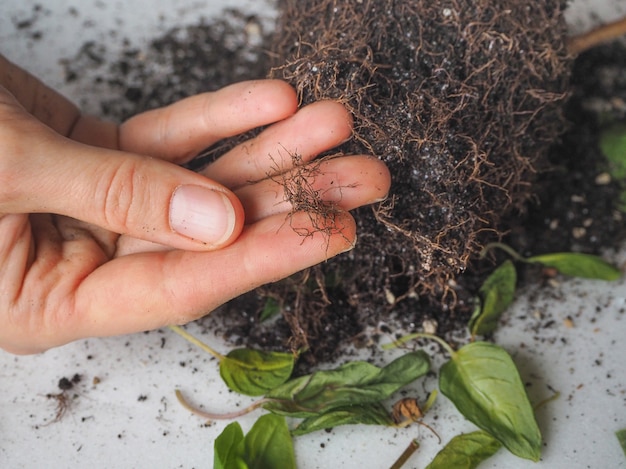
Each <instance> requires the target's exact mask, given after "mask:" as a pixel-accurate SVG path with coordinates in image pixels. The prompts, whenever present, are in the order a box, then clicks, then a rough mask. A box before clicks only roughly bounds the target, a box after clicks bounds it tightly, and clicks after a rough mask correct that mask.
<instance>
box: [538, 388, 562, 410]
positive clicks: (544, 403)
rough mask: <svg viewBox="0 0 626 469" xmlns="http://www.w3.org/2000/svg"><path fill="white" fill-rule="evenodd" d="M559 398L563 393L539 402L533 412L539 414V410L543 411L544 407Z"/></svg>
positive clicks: (556, 393)
mask: <svg viewBox="0 0 626 469" xmlns="http://www.w3.org/2000/svg"><path fill="white" fill-rule="evenodd" d="M559 397H561V393H560V392H558V391H557V392H555V393H554V394H553V395H552V396H550V397H547V398H546V399H544V400H543V401H541V402H539V403H538V404H537V405H535V407H534V408H533V410H534V411H535V412H537V411H538V410H539V409H541V408H542V407H543V406H544V405H546V404H548V403H550V402H552V401H555V400H557V399H558V398H559Z"/></svg>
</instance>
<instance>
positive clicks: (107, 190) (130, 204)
mask: <svg viewBox="0 0 626 469" xmlns="http://www.w3.org/2000/svg"><path fill="white" fill-rule="evenodd" d="M142 179H143V178H142V175H141V172H140V171H139V170H138V167H137V164H136V162H134V161H127V160H124V161H121V162H117V164H116V166H115V167H114V168H112V169H111V170H110V171H109V172H108V175H107V176H104V177H102V178H101V179H100V184H99V185H98V187H97V188H96V194H95V199H96V200H99V201H100V204H99V206H100V213H101V214H102V218H103V220H104V223H105V225H106V228H108V229H110V230H112V231H115V232H117V233H119V234H125V233H128V232H129V231H130V230H131V228H132V227H133V225H134V224H135V222H136V221H137V219H138V217H139V216H140V215H141V207H142V206H143V193H142V190H141V188H142V185H143V184H142Z"/></svg>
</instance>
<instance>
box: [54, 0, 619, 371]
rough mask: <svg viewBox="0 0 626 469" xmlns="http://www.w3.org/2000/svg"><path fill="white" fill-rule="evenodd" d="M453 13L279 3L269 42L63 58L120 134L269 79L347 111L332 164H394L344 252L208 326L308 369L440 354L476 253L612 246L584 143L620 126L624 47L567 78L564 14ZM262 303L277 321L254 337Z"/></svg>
mask: <svg viewBox="0 0 626 469" xmlns="http://www.w3.org/2000/svg"><path fill="white" fill-rule="evenodd" d="M449 3H450V6H449V7H444V5H442V4H441V2H426V1H409V2H397V1H390V0H377V1H367V0H364V1H362V2H338V1H334V0H315V1H314V0H299V1H298V2H293V1H285V2H284V3H281V8H282V12H283V16H282V21H281V23H280V25H279V28H278V29H277V33H276V35H275V36H274V35H272V34H270V32H265V33H264V32H263V31H262V30H259V25H260V23H259V22H258V20H257V19H256V18H254V17H248V16H246V15H243V14H241V13H239V12H233V11H227V12H225V13H224V16H223V18H222V19H220V20H218V21H216V22H214V23H211V24H206V23H200V24H198V25H196V26H192V27H189V28H180V29H176V30H172V31H167V32H166V33H165V34H164V35H163V36H162V37H159V38H156V39H155V40H154V41H153V42H152V44H151V45H150V47H149V48H148V50H138V49H136V48H135V47H133V45H132V44H128V47H127V49H126V51H125V53H124V54H123V56H121V57H120V58H119V60H117V61H116V62H115V63H113V64H102V63H98V61H97V60H94V59H93V57H94V56H95V58H97V57H98V47H103V46H101V45H93V44H91V45H89V44H86V45H85V46H84V47H83V49H82V52H81V54H79V55H78V56H77V57H75V58H73V59H70V60H68V61H67V62H66V67H67V71H68V74H67V76H68V80H72V79H80V72H81V69H83V68H84V67H85V61H86V60H87V61H88V62H89V64H90V66H92V67H97V68H98V69H99V70H101V73H100V74H99V78H98V79H97V80H96V82H95V83H94V89H95V91H94V92H96V93H97V92H98V90H100V91H103V90H107V91H108V92H107V94H109V95H110V94H111V93H110V90H111V89H113V91H115V92H116V94H117V95H119V96H120V98H119V99H112V100H111V99H109V100H106V101H104V102H103V103H102V114H103V115H104V116H108V117H111V118H114V119H116V120H121V119H124V118H126V117H128V116H130V115H133V114H135V113H137V112H140V111H142V110H145V109H149V108H153V107H156V106H161V105H164V104H168V103H170V102H172V101H175V100H177V99H180V98H182V97H184V96H188V95H191V94H195V93H198V92H202V91H207V90H212V89H217V88H220V87H222V86H224V85H226V84H228V83H231V82H235V81H239V80H243V79H249V78H259V77H264V76H267V75H268V74H269V73H270V66H272V65H274V67H275V68H274V69H273V71H272V72H271V74H272V75H274V76H280V77H283V78H285V79H287V80H288V81H290V82H291V83H293V84H294V85H295V86H296V88H297V89H298V91H299V93H300V94H301V97H302V100H303V103H306V102H310V101H312V100H314V99H318V98H323V97H330V98H333V99H339V100H340V101H342V102H343V103H344V104H345V105H346V106H347V107H348V108H349V109H351V110H352V112H353V113H354V115H355V122H356V128H355V138H354V139H353V140H352V141H351V142H349V143H348V144H346V146H344V147H343V148H342V149H341V150H342V151H344V152H349V153H363V152H365V153H373V154H376V155H378V156H379V157H381V158H382V159H383V160H384V161H385V162H386V163H387V164H388V165H389V166H390V168H391V170H392V175H393V189H392V195H391V198H390V199H389V200H388V201H387V202H386V203H384V204H382V205H380V206H377V207H374V209H373V210H372V209H371V208H367V209H361V210H359V211H357V212H356V213H355V217H356V218H357V221H358V223H359V243H358V247H357V249H355V250H354V251H352V252H351V253H349V254H347V255H343V256H340V257H339V258H337V259H333V260H331V261H329V262H327V263H325V264H323V265H321V266H319V267H316V268H314V269H310V270H308V271H306V272H303V273H301V274H298V275H296V276H294V277H293V278H290V279H287V280H286V281H283V282H279V283H277V284H274V285H269V286H266V287H264V288H261V289H259V290H257V291H254V292H251V293H249V294H247V295H244V296H242V297H240V298H237V299H235V300H233V301H232V302H231V303H230V304H229V305H227V306H226V307H225V308H224V309H222V310H221V311H217V312H215V313H213V314H211V315H210V316H209V317H207V318H206V319H204V320H203V321H204V324H205V325H206V327H207V328H210V329H211V330H214V331H218V332H219V333H221V334H223V335H224V336H227V337H229V338H231V339H232V340H234V341H237V342H241V343H248V344H253V345H255V346H261V347H266V348H289V347H292V348H300V347H303V346H304V347H307V348H308V350H309V353H308V354H307V355H306V356H307V357H308V358H309V360H310V361H316V360H317V361H320V360H321V361H324V360H329V359H332V358H333V357H335V356H336V354H337V352H338V351H340V350H343V349H344V348H345V347H344V346H346V345H357V346H364V345H368V344H371V343H372V341H374V342H375V341H376V339H377V337H378V335H380V334H382V333H385V332H389V331H392V330H395V329H397V328H402V329H403V330H405V331H412V330H421V329H423V328H424V327H428V328H430V329H431V330H432V329H433V328H434V329H435V331H436V332H437V333H438V334H439V335H442V336H445V337H446V338H448V339H449V340H450V339H451V334H454V333H455V332H456V331H459V330H462V329H463V326H464V325H465V324H466V321H467V319H468V317H469V315H470V313H471V310H472V309H473V305H474V304H473V298H474V295H475V294H476V292H477V290H478V287H479V286H480V284H481V282H482V281H483V279H484V278H485V276H486V275H487V274H488V273H489V272H490V271H491V270H493V267H494V265H495V261H496V260H495V259H488V260H486V261H482V262H478V260H477V253H478V252H479V251H480V249H481V248H482V246H483V245H484V244H485V243H486V242H489V241H491V240H496V239H498V240H503V241H504V242H507V243H509V244H511V245H512V246H513V247H514V248H515V249H517V250H518V251H520V252H522V253H523V254H531V253H532V254H536V253H540V252H548V251H569V250H576V251H583V252H590V253H597V252H599V251H600V250H601V249H602V248H606V247H614V246H616V245H617V244H618V243H619V242H620V241H621V240H623V238H624V222H623V218H622V213H621V212H619V211H618V210H617V209H616V202H615V201H616V195H617V193H618V192H619V188H618V185H617V184H616V183H614V182H612V181H610V180H609V181H607V180H606V178H605V177H600V178H598V176H599V175H601V174H602V173H603V172H604V171H605V169H606V168H605V167H604V160H603V157H602V155H601V154H600V152H599V149H598V133H599V130H600V128H601V125H603V124H604V123H606V120H607V118H609V119H610V120H625V115H626V105H625V104H624V102H625V100H626V78H624V77H626V47H624V45H623V44H619V43H616V44H612V45H609V46H606V47H603V48H599V49H595V50H592V51H590V52H588V53H585V54H583V55H581V56H580V57H578V58H577V60H576V61H575V63H574V64H573V68H572V63H571V60H570V58H569V57H568V56H567V53H566V49H565V28H564V24H563V19H562V15H561V13H562V8H563V7H564V4H563V2H561V1H556V0H542V1H541V2H532V3H529V2H525V1H521V2H520V1H514V0H510V1H504V2H482V1H478V0H457V1H453V2H449ZM296 4H297V9H296V7H295V5H296ZM531 5H532V8H530V6H531ZM505 10H510V12H508V13H507V12H505ZM418 13H419V14H418ZM359 15H360V16H359ZM355 25H356V27H355ZM259 31H260V32H259ZM251 33H254V35H253V36H251ZM94 51H95V52H94ZM268 51H273V52H272V53H271V54H268V53H267V52H268ZM270 57H271V58H272V59H271V60H270ZM277 60H278V62H277ZM163 70H167V73H163ZM600 117H601V118H602V119H600ZM222 148H223V147H222ZM207 154H208V155H210V156H209V157H210V158H212V157H215V156H219V154H218V153H217V152H215V151H208V152H207ZM205 158H206V157H205ZM204 162H205V160H204V159H203V161H202V162H201V163H198V165H200V164H203V163H204ZM533 275H535V272H534V271H531V274H529V275H527V280H528V278H529V277H530V278H531V280H532V278H533ZM268 298H271V299H272V302H275V303H277V304H278V305H279V307H280V309H281V311H282V313H283V314H282V315H278V316H276V317H274V318H273V319H271V320H269V321H267V322H265V323H260V321H259V318H260V315H261V313H262V311H263V309H264V307H265V306H266V305H267V304H268ZM452 341H454V339H452Z"/></svg>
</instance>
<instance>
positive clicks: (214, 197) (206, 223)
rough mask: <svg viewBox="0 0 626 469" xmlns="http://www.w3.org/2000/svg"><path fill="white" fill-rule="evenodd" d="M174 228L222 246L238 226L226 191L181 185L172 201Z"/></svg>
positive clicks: (186, 234)
mask: <svg viewBox="0 0 626 469" xmlns="http://www.w3.org/2000/svg"><path fill="white" fill-rule="evenodd" d="M170 227H171V228H172V230H174V231H175V232H177V233H179V234H181V235H183V236H186V237H188V238H191V239H194V240H197V241H200V242H202V243H206V244H209V245H219V244H222V243H223V242H224V241H226V240H227V239H228V238H229V237H230V236H231V235H232V233H233V230H234V229H235V209H234V208H233V205H232V203H231V202H230V200H229V199H228V197H226V194H224V193H223V192H220V191H218V190H212V189H207V188H205V187H201V186H192V185H184V186H178V187H177V188H176V189H175V190H174V194H173V195H172V200H171V201H170Z"/></svg>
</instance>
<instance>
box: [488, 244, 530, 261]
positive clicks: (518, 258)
mask: <svg viewBox="0 0 626 469" xmlns="http://www.w3.org/2000/svg"><path fill="white" fill-rule="evenodd" d="M496 248H497V249H502V250H503V251H504V252H506V253H507V254H508V255H509V256H511V257H512V258H513V259H515V260H516V261H521V262H526V259H524V258H523V257H522V256H520V255H519V254H518V253H517V251H515V250H514V249H513V248H512V247H511V246H507V245H506V244H504V243H489V244H487V246H485V247H484V248H483V249H482V251H480V254H479V256H480V258H481V259H483V258H484V257H485V256H486V255H487V253H488V252H489V251H491V250H492V249H496Z"/></svg>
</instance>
